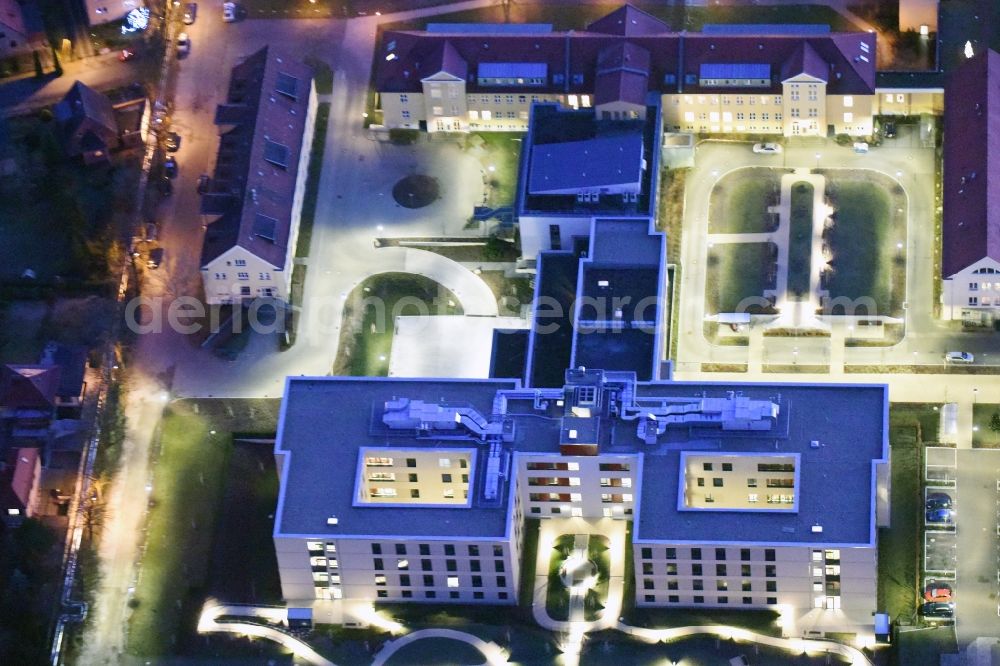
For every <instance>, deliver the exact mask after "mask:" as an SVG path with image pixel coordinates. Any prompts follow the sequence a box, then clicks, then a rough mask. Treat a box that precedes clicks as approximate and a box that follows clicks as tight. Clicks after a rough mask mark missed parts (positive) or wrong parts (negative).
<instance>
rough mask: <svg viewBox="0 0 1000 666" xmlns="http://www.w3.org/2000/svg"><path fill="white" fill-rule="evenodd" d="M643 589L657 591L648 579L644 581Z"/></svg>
mask: <svg viewBox="0 0 1000 666" xmlns="http://www.w3.org/2000/svg"><path fill="white" fill-rule="evenodd" d="M642 589H644V590H652V589H655V588H654V587H653V581H651V580H650V579H648V578H646V579H644V580H643V581H642Z"/></svg>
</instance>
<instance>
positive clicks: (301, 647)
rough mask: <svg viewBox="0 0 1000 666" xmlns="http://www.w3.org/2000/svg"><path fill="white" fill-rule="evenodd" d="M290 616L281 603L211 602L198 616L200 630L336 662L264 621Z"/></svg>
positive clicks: (319, 664)
mask: <svg viewBox="0 0 1000 666" xmlns="http://www.w3.org/2000/svg"><path fill="white" fill-rule="evenodd" d="M223 617H227V618H232V617H245V618H252V619H253V620H254V621H240V620H232V619H229V620H222V619H221V618H223ZM287 617H288V609H286V608H284V607H278V606H242V605H232V606H226V605H219V604H208V605H206V606H205V608H203V609H202V611H201V617H199V618H198V633H199V634H209V633H229V634H237V635H240V636H255V637H257V638H266V639H267V640H269V641H274V642H275V643H278V644H279V645H281V646H282V647H284V648H285V649H287V650H289V651H290V652H291V653H292V654H294V655H295V656H296V657H297V658H298V659H301V660H303V661H305V662H306V663H309V664H313V666H336V664H334V663H333V662H332V661H330V660H329V659H327V658H326V657H324V656H323V655H321V654H320V653H319V652H316V650H314V649H313V648H312V646H311V645H309V644H308V643H306V642H305V641H303V640H300V639H299V638H296V637H295V636H293V635H291V634H290V633H288V632H286V631H285V630H284V629H280V628H278V627H276V626H273V625H272V624H262V622H261V621H264V622H268V623H281V622H284V621H286V620H287ZM456 633H457V632H456Z"/></svg>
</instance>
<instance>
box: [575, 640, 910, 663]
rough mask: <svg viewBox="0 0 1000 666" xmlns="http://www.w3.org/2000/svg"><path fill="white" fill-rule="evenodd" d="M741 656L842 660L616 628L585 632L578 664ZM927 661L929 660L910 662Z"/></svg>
mask: <svg viewBox="0 0 1000 666" xmlns="http://www.w3.org/2000/svg"><path fill="white" fill-rule="evenodd" d="M740 656H745V657H747V658H748V659H749V663H751V664H768V665H777V664H781V665H782V666H792V665H794V666H807V665H808V666H829V665H830V664H846V663H847V662H846V661H843V660H841V659H839V658H837V657H830V660H829V661H827V658H826V657H825V656H819V655H817V656H812V657H810V656H806V655H792V654H790V653H789V652H788V651H787V650H779V649H775V648H769V647H765V646H757V645H754V644H750V643H737V642H736V641H727V640H720V639H717V638H715V637H714V636H695V637H692V638H686V639H683V640H679V641H672V642H670V643H667V644H665V645H664V644H653V645H650V644H648V643H641V642H639V641H637V640H635V639H631V638H629V637H627V636H625V635H623V634H621V633H619V632H614V631H602V632H597V633H592V634H588V635H587V641H586V642H585V643H584V646H583V652H582V653H581V655H580V664H581V666H607V664H623V665H624V664H628V666H669V665H670V664H684V665H685V666H688V665H690V666H695V665H697V666H708V665H709V664H712V665H713V666H715V665H716V664H717V665H718V666H723V665H724V664H730V663H731V662H730V659H734V658H737V657H740ZM911 663H914V664H916V663H929V662H911Z"/></svg>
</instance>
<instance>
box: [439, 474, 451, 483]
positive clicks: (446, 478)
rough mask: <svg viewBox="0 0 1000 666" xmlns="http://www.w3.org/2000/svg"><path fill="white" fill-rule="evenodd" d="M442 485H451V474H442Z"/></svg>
mask: <svg viewBox="0 0 1000 666" xmlns="http://www.w3.org/2000/svg"><path fill="white" fill-rule="evenodd" d="M441 483H451V474H442V475H441Z"/></svg>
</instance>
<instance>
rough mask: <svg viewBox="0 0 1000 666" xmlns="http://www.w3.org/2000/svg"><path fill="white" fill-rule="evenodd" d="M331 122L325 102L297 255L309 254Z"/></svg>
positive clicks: (316, 134)
mask: <svg viewBox="0 0 1000 666" xmlns="http://www.w3.org/2000/svg"><path fill="white" fill-rule="evenodd" d="M329 122H330V103H329V102H323V103H321V104H320V105H319V106H318V107H317V108H316V128H315V130H314V132H313V141H312V154H311V155H310V156H309V175H308V177H307V178H306V191H305V194H303V196H302V216H301V218H300V220H299V240H298V243H297V244H296V246H295V256H296V257H308V256H309V246H310V244H311V243H312V231H313V223H314V222H315V221H316V200H317V199H318V198H319V177H320V174H321V173H322V171H323V153H324V152H325V151H326V128H327V125H328V124H329Z"/></svg>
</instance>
